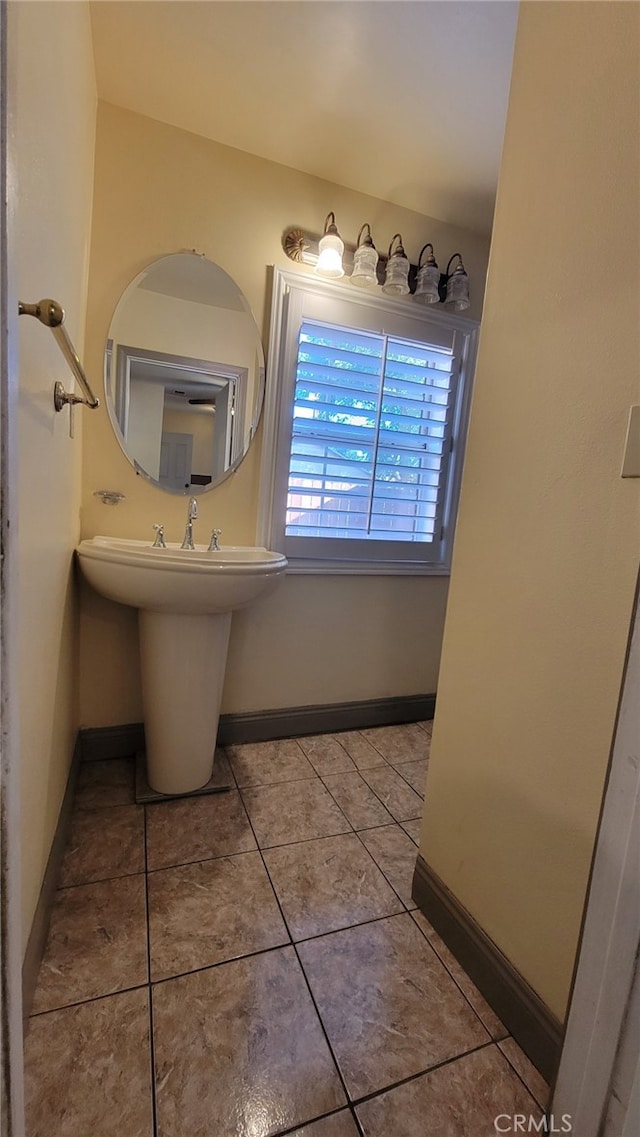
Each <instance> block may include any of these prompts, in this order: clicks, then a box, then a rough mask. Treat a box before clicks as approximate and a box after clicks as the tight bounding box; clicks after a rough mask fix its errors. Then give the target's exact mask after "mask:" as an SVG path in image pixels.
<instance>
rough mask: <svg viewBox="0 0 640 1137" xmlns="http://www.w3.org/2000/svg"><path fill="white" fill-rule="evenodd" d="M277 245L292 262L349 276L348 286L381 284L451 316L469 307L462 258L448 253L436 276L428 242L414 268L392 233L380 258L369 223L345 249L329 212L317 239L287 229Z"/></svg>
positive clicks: (389, 292) (399, 239) (326, 273)
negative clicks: (442, 307) (443, 307)
mask: <svg viewBox="0 0 640 1137" xmlns="http://www.w3.org/2000/svg"><path fill="white" fill-rule="evenodd" d="M394 246H395V247H394ZM282 247H283V249H284V251H285V253H286V254H287V256H288V257H289V258H290V259H291V260H292V261H296V262H297V263H298V264H306V265H309V266H310V267H312V268H313V269H314V270H315V271H316V272H317V273H318V274H319V275H320V276H325V277H327V278H328V279H333V280H337V279H339V278H340V277H342V276H344V275H345V273H349V272H350V277H349V279H350V281H351V284H355V285H358V287H360V288H378V287H379V286H381V287H382V291H383V292H384V293H386V294H387V295H391V296H409V295H410V296H412V298H413V299H414V300H416V301H417V302H418V303H421V304H452V305H453V308H454V311H456V312H464V311H465V309H467V308H468V307H469V305H470V300H469V277H468V275H467V271H466V269H465V267H464V262H463V260H462V254H461V253H453V255H452V256H451V257H450V258H449V261H448V264H447V268H446V271H445V272H440V269H439V268H438V263H437V261H436V258H435V255H434V250H433V245H432V244H431V242H430V241H428V242H427V244H426V245H424V246H423V247H422V249H421V250H420V255H419V257H418V263H417V264H416V265H414V264H411V263H410V261H409V258H408V257H407V255H406V253H405V251H404V248H403V243H402V236H401V234H400V233H396V234H395V235H394V237H393V238H392V240H391V244H390V245H389V252H388V254H387V256H383V255H381V254H378V251H377V249H376V247H375V245H374V243H373V237H372V234H371V226H370V225H369V223H368V222H365V224H364V225H363V226H362V227H361V229H360V232H359V233H358V239H357V242H356V244H355V246H354V245H348V244H346V243H345V242H344V241H343V239H342V237H341V236H340V234H339V232H338V227H337V225H336V219H335V214H334V213H333V212H331V213H328V214H327V217H326V219H325V223H324V231H323V234H322V236H317V235H316V234H313V233H308V232H306V231H305V230H303V229H289V230H287V232H286V233H285V234H284V236H283V239H282ZM425 254H426V257H425V260H424V264H423V256H425ZM454 263H455V268H453V269H452V267H451V266H452V265H453V264H454Z"/></svg>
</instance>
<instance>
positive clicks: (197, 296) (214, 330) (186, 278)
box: [105, 253, 264, 494]
mask: <svg viewBox="0 0 640 1137" xmlns="http://www.w3.org/2000/svg"><path fill="white" fill-rule="evenodd" d="M105 393H106V402H107V408H108V411H109V417H110V419H111V424H112V426H113V429H114V431H115V434H116V437H117V439H118V441H119V443H120V445H121V447H122V449H123V450H124V452H125V454H126V456H127V458H128V459H129V461H130V462H131V463H132V464H133V466H134V467H135V469H136V471H137V472H138V473H139V474H141V475H142V476H143V477H145V478H147V479H148V480H149V481H151V482H153V483H154V484H155V485H156V486H159V487H160V488H161V489H164V490H168V492H169V493H180V494H194V493H201V492H204V491H205V490H208V489H211V488H212V487H213V486H216V485H219V484H220V482H221V481H223V480H224V479H225V478H226V477H228V475H229V474H230V473H231V472H232V471H233V470H234V469H236V467H237V466H238V464H239V462H241V461H242V458H243V457H244V455H245V454H246V452H247V450H248V448H249V445H250V443H251V439H252V438H253V435H254V433H255V431H256V428H257V425H258V420H259V416H260V411H261V408H262V401H263V397H264V356H263V351H262V343H261V341H260V335H259V333H258V328H257V326H256V323H255V320H254V318H253V315H252V313H251V310H250V308H249V305H248V304H247V301H246V300H245V297H244V296H243V294H242V292H241V291H240V289H239V288H238V286H237V284H236V283H235V282H234V281H233V280H232V279H231V277H230V276H228V274H227V273H226V272H224V271H223V270H222V269H221V268H219V267H218V265H215V264H213V263H212V262H211V261H208V260H207V259H206V258H205V257H203V256H200V255H199V254H197V253H176V254H174V255H173V256H168V257H162V258H161V259H160V260H158V261H155V262H154V263H153V264H152V265H150V266H149V267H148V268H147V269H145V270H144V272H142V273H140V275H139V276H138V277H136V279H135V280H134V281H133V283H132V284H130V285H129V287H128V288H127V289H126V291H125V292H124V294H123V296H122V298H121V300H120V302H119V304H118V306H117V308H116V311H115V313H114V316H113V319H112V321H111V326H110V328H109V336H108V340H107V347H106V351H105Z"/></svg>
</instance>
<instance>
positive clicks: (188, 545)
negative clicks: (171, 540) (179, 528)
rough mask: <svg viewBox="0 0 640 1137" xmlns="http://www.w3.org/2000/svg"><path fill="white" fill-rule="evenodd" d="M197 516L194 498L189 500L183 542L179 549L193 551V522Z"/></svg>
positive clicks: (196, 505) (196, 504)
mask: <svg viewBox="0 0 640 1137" xmlns="http://www.w3.org/2000/svg"><path fill="white" fill-rule="evenodd" d="M197 516H198V503H197V501H196V499H195V497H190V498H189V506H188V508H187V527H186V529H185V531H184V541H183V542H182V544H181V546H180V548H181V549H195V545H194V543H193V522H194V520H195V518H196V517H197Z"/></svg>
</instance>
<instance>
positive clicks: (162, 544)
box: [151, 525, 167, 549]
mask: <svg viewBox="0 0 640 1137" xmlns="http://www.w3.org/2000/svg"><path fill="white" fill-rule="evenodd" d="M153 528H154V529H155V531H156V539H155V541H154V542H153V545H152V546H151V547H152V548H153V549H166V547H167V542H166V541H165V539H164V525H154V527H153Z"/></svg>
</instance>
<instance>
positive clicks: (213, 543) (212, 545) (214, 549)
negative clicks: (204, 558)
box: [207, 529, 222, 553]
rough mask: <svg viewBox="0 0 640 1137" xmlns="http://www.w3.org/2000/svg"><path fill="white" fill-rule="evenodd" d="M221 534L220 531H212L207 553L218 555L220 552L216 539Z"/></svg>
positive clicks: (218, 542)
mask: <svg viewBox="0 0 640 1137" xmlns="http://www.w3.org/2000/svg"><path fill="white" fill-rule="evenodd" d="M221 533H222V529H214V530H213V531H212V533H211V540H210V541H209V548H208V549H207V552H208V553H219V552H220V541H219V539H218V538H219V537H220V534H221Z"/></svg>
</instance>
